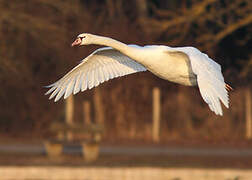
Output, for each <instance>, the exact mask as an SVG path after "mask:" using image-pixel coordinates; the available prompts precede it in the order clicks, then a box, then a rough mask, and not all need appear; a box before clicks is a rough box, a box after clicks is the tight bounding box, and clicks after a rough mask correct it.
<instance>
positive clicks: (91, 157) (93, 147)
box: [82, 143, 99, 162]
mask: <svg viewBox="0 0 252 180" xmlns="http://www.w3.org/2000/svg"><path fill="white" fill-rule="evenodd" d="M82 155H83V157H84V159H85V161H86V162H93V161H95V160H97V158H98V156H99V144H98V143H83V144H82Z"/></svg>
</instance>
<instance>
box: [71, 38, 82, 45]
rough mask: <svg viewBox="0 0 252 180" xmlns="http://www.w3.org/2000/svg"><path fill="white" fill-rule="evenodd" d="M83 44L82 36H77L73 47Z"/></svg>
mask: <svg viewBox="0 0 252 180" xmlns="http://www.w3.org/2000/svg"><path fill="white" fill-rule="evenodd" d="M80 44H81V38H77V39H75V41H74V42H73V43H72V45H71V46H72V47H73V46H77V45H80Z"/></svg>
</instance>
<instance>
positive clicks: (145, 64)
mask: <svg viewBox="0 0 252 180" xmlns="http://www.w3.org/2000/svg"><path fill="white" fill-rule="evenodd" d="M88 44H98V45H104V46H109V47H104V48H100V49H97V50H96V51H94V52H93V53H92V54H90V55H89V56H88V57H86V58H85V59H84V60H82V62H81V63H80V64H79V65H77V66H76V67H75V68H73V69H72V70H71V71H70V72H68V73H67V74H66V75H65V76H64V77H63V78H61V79H60V80H58V81H57V82H55V83H53V84H51V85H49V86H47V87H49V88H50V89H49V90H48V91H47V93H46V95H47V94H51V95H50V97H49V99H52V98H54V97H55V102H56V101H58V100H59V99H60V98H61V97H62V96H63V95H64V98H67V97H68V96H69V95H70V94H72V93H73V94H76V93H78V92H79V91H85V90H86V89H91V88H93V87H96V86H98V85H99V84H101V83H103V82H105V81H108V80H109V79H113V78H116V77H120V76H125V75H128V74H132V73H136V72H141V71H146V70H149V71H151V72H152V73H154V74H155V75H157V76H158V77H160V78H163V79H166V80H169V81H172V82H175V83H179V84H183V85H189V86H195V85H198V87H199V90H200V93H201V96H202V97H203V99H204V101H205V102H206V103H207V104H208V105H209V108H210V109H211V110H212V111H213V112H215V113H216V114H217V115H222V114H223V113H222V108H221V103H220V101H221V102H222V103H223V104H224V105H225V106H226V107H227V108H228V107H229V102H228V101H229V100H228V92H227V89H226V88H230V86H228V85H227V84H226V83H225V82H224V78H223V76H222V73H221V67H220V65H219V64H217V63H216V62H215V61H213V60H212V59H211V58H209V57H208V56H207V55H206V54H204V53H202V52H200V51H199V50H198V49H196V48H193V47H178V48H171V47H168V46H155V45H153V46H144V47H141V46H137V45H126V44H124V43H121V42H119V41H116V40H114V39H111V38H107V37H101V36H96V35H92V34H87V33H83V34H80V35H79V36H78V37H77V39H76V40H75V41H74V42H73V44H72V46H74V45H88Z"/></svg>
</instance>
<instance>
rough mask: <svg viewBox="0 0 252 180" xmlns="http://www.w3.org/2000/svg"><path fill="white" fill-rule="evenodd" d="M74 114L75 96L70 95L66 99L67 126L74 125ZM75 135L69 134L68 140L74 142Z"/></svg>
mask: <svg viewBox="0 0 252 180" xmlns="http://www.w3.org/2000/svg"><path fill="white" fill-rule="evenodd" d="M73 113H74V98H73V95H70V96H69V97H68V98H67V99H66V124H68V125H72V124H73ZM72 139H73V134H72V132H67V140H72Z"/></svg>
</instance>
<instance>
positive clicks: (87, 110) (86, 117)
mask: <svg viewBox="0 0 252 180" xmlns="http://www.w3.org/2000/svg"><path fill="white" fill-rule="evenodd" d="M90 112H91V111H90V102H89V101H84V102H83V116H84V124H85V125H87V124H91V117H90Z"/></svg>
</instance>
